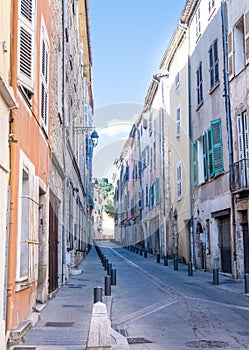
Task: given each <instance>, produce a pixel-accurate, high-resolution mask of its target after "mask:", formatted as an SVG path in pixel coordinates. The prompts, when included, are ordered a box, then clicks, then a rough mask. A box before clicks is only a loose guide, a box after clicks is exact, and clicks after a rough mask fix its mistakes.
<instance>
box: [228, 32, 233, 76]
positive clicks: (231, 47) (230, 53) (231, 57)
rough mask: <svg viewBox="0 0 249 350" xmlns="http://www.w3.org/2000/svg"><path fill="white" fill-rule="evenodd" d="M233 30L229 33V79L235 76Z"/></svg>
mask: <svg viewBox="0 0 249 350" xmlns="http://www.w3.org/2000/svg"><path fill="white" fill-rule="evenodd" d="M233 74H234V68H233V32H230V33H229V34H228V76H229V79H231V78H232V77H233Z"/></svg>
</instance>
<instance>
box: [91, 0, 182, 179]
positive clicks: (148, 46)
mask: <svg viewBox="0 0 249 350" xmlns="http://www.w3.org/2000/svg"><path fill="white" fill-rule="evenodd" d="M184 4H185V0H173V1H172V0H89V12H90V36H91V47H92V59H93V67H92V86H93V97H94V105H95V112H94V124H95V126H96V128H97V132H98V134H99V136H100V137H99V144H98V146H97V147H96V148H95V150H94V158H93V172H94V176H96V177H109V178H111V174H112V172H113V171H114V167H113V161H114V159H115V158H117V157H119V156H120V153H121V151H122V147H123V144H124V142H125V140H126V139H127V137H128V134H129V131H130V129H131V126H132V124H133V122H134V121H135V120H136V115H138V114H139V113H140V112H141V111H142V108H143V104H144V100H145V97H146V94H147V91H148V88H149V85H150V83H151V80H152V76H153V74H156V73H158V72H159V71H160V70H159V66H160V63H161V59H162V57H163V54H164V52H165V50H166V48H167V46H168V44H169V41H170V39H171V37H172V35H173V32H174V30H175V28H176V25H177V23H178V20H179V17H180V14H181V12H182V10H183V7H184Z"/></svg>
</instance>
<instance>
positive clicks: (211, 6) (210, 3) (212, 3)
mask: <svg viewBox="0 0 249 350" xmlns="http://www.w3.org/2000/svg"><path fill="white" fill-rule="evenodd" d="M214 7H215V0H209V1H208V13H209V14H211V12H212V11H213V9H214Z"/></svg>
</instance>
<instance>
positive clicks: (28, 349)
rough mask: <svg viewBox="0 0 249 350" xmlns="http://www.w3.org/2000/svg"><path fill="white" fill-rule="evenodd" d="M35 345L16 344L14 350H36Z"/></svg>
mask: <svg viewBox="0 0 249 350" xmlns="http://www.w3.org/2000/svg"><path fill="white" fill-rule="evenodd" d="M35 349H36V347H34V346H31V347H30V346H15V347H14V348H13V349H12V350H35Z"/></svg>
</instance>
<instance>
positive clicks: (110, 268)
mask: <svg viewBox="0 0 249 350" xmlns="http://www.w3.org/2000/svg"><path fill="white" fill-rule="evenodd" d="M111 271H112V263H108V266H107V275H109V276H111Z"/></svg>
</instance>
